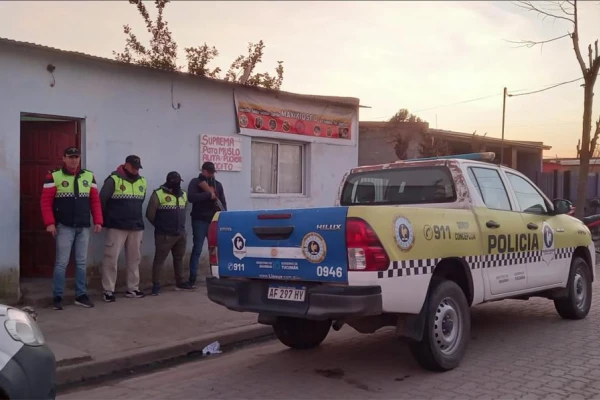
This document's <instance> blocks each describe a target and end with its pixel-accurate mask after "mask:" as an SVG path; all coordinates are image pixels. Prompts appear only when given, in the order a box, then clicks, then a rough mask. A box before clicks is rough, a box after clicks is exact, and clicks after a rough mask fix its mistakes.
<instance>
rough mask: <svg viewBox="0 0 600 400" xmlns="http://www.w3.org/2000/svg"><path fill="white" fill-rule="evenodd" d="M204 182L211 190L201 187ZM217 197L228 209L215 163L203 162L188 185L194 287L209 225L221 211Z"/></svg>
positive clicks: (190, 280)
mask: <svg viewBox="0 0 600 400" xmlns="http://www.w3.org/2000/svg"><path fill="white" fill-rule="evenodd" d="M202 182H206V183H207V184H208V186H209V187H210V189H211V190H209V191H205V190H204V189H202V188H201V187H200V184H201V183H202ZM217 199H218V200H220V201H221V204H222V205H223V208H224V211H226V210H227V203H226V201H225V193H224V191H223V185H221V182H219V181H217V180H216V179H215V165H214V164H213V163H212V162H210V161H207V162H205V163H204V164H202V172H201V173H200V175H198V177H197V178H194V179H192V180H191V181H190V184H189V186H188V201H189V202H190V203H192V214H191V215H192V234H193V236H194V246H193V247H192V256H191V257H190V279H189V284H190V285H191V286H192V287H193V288H195V287H196V280H197V279H198V264H199V262H200V255H201V254H202V247H203V246H204V240H205V239H206V237H207V236H208V227H209V226H210V222H211V221H212V219H213V217H214V215H215V213H216V212H217V211H219V206H218V205H217V202H216V201H217Z"/></svg>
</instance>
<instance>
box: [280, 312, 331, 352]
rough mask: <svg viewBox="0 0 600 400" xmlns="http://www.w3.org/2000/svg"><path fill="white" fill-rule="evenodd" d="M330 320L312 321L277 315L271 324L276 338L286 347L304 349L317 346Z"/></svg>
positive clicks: (321, 340) (327, 331)
mask: <svg viewBox="0 0 600 400" xmlns="http://www.w3.org/2000/svg"><path fill="white" fill-rule="evenodd" d="M330 328H331V321H330V320H327V321H313V320H308V319H302V318H290V317H279V318H277V322H275V325H273V331H274V332H275V336H277V339H279V341H280V342H281V343H283V344H285V345H286V346H287V347H290V348H292V349H298V350H306V349H312V348H314V347H317V346H318V345H320V344H321V342H323V340H325V338H326V337H327V334H329V329H330Z"/></svg>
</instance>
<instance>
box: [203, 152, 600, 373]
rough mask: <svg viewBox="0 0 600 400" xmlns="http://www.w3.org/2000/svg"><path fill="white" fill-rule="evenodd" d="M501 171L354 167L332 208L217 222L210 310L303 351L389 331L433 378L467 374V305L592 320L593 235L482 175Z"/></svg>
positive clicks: (521, 180)
mask: <svg viewBox="0 0 600 400" xmlns="http://www.w3.org/2000/svg"><path fill="white" fill-rule="evenodd" d="M494 158H495V154H494V153H482V154H478V153H477V154H468V155H463V156H451V157H438V158H432V159H421V160H418V159H417V160H407V161H398V162H395V163H390V164H384V165H375V166H365V167H358V168H354V169H352V170H351V171H349V172H348V173H347V174H346V175H345V176H344V179H343V182H342V183H341V186H340V190H339V199H338V204H339V205H338V206H335V207H323V208H307V209H284V210H257V211H227V212H220V213H217V214H216V215H215V217H214V219H213V221H212V223H211V225H210V229H209V235H208V246H209V256H210V257H209V258H210V264H211V271H212V275H213V276H212V277H209V278H207V291H208V297H209V298H210V300H212V301H213V302H215V303H217V304H221V305H223V306H225V307H227V308H228V309H230V310H235V311H244V312H254V313H257V314H258V321H259V322H260V323H263V324H270V325H272V326H273V328H274V332H275V334H276V336H277V337H278V338H279V340H280V341H281V342H282V343H283V344H285V345H287V346H289V347H292V348H296V349H307V348H312V347H316V346H318V345H319V344H320V343H321V342H322V341H323V340H324V339H325V338H326V336H327V335H328V333H329V330H330V328H331V326H333V328H334V329H335V330H339V329H340V328H341V327H342V326H343V325H344V324H348V325H350V326H351V327H353V328H354V329H356V330H357V331H358V332H361V333H372V332H375V331H376V330H378V329H380V328H382V327H384V326H393V327H396V333H397V334H398V335H399V336H403V337H406V338H408V339H409V343H410V349H411V352H412V354H413V356H414V357H415V358H416V359H417V361H418V362H419V363H420V364H421V365H422V366H423V367H425V368H427V369H431V370H450V369H453V368H455V367H457V366H458V365H459V363H460V361H461V359H462V358H463V355H464V353H465V351H466V348H467V344H468V341H469V338H470V337H471V333H470V330H471V314H470V309H469V308H470V307H471V306H475V305H477V304H481V303H485V302H490V301H496V300H502V299H509V298H518V299H525V300H526V299H528V298H530V297H544V298H548V299H551V300H553V301H554V305H555V308H556V310H557V312H558V314H559V315H560V316H561V317H563V318H565V319H573V320H577V319H582V318H585V317H586V316H587V315H588V313H589V311H590V307H591V304H592V302H591V299H592V281H593V280H594V277H595V271H594V268H593V265H594V259H595V250H594V243H593V242H592V239H591V235H590V231H589V229H588V228H586V226H585V225H584V224H583V223H582V222H581V221H580V220H578V219H575V218H572V217H570V216H568V215H566V213H568V212H569V204H568V203H567V202H566V201H564V200H557V201H555V202H552V201H550V200H549V199H548V198H547V197H546V196H545V195H544V194H543V192H542V191H541V190H540V189H539V188H537V187H536V186H535V184H533V183H532V182H531V181H530V180H529V179H528V178H527V177H526V176H524V175H523V174H521V173H519V172H518V171H515V170H512V169H510V168H506V167H503V166H498V165H495V164H492V163H489V162H486V161H491V160H493V159H494ZM574 329H576V328H574Z"/></svg>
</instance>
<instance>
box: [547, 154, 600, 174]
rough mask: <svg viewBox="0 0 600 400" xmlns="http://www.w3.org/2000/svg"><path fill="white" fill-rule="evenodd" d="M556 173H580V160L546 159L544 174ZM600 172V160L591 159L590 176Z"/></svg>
mask: <svg viewBox="0 0 600 400" xmlns="http://www.w3.org/2000/svg"><path fill="white" fill-rule="evenodd" d="M554 171H560V172H564V171H571V172H574V173H577V172H578V171H579V158H558V157H557V158H546V159H544V172H554ZM599 172H600V158H591V159H590V174H596V173H599Z"/></svg>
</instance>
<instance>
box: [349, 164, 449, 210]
mask: <svg viewBox="0 0 600 400" xmlns="http://www.w3.org/2000/svg"><path fill="white" fill-rule="evenodd" d="M454 201H456V190H455V187H454V180H453V179H452V175H451V174H450V170H448V168H447V167H442V166H439V167H406V168H393V169H381V170H377V171H365V172H357V173H354V174H350V175H348V178H347V179H346V183H345V184H344V188H343V190H342V198H341V199H340V205H342V206H350V205H359V204H360V205H382V204H389V205H393V204H423V203H449V202H454Z"/></svg>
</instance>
